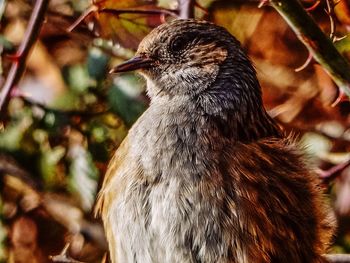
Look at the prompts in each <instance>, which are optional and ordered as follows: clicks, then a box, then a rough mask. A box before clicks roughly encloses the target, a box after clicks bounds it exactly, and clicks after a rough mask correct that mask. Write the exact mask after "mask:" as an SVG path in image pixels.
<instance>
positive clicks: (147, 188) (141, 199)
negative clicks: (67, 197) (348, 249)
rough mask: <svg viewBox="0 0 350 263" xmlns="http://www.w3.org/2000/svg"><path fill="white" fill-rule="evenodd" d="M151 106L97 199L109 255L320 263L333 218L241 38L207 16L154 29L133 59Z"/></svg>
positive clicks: (128, 65)
mask: <svg viewBox="0 0 350 263" xmlns="http://www.w3.org/2000/svg"><path fill="white" fill-rule="evenodd" d="M127 71H136V72H138V73H139V74H140V75H142V76H143V77H144V78H145V80H146V86H147V87H146V90H147V94H148V96H149V97H150V105H149V107H148V109H147V110H146V111H145V112H144V113H143V115H142V116H141V117H140V118H139V119H138V120H137V121H136V122H135V124H134V125H133V126H132V127H131V129H130V130H129V132H128V135H127V136H126V138H125V139H124V141H123V142H122V143H121V145H120V146H119V147H118V149H117V150H116V152H115V154H114V156H113V157H112V159H111V161H110V163H109V166H108V169H107V172H106V175H105V177H104V181H103V184H102V187H101V190H100V193H99V197H98V201H97V203H96V211H97V213H98V214H99V215H100V216H101V217H102V221H103V225H104V228H105V233H106V237H107V240H108V243H109V251H110V258H111V261H112V262H113V263H117V262H118V263H128V262H135V263H151V262H152V263H214V262H217V263H228V262H230V263H267V262H271V263H275V262H278V263H284V262H288V263H290V262H293V263H299V262H300V263H304V262H307V263H321V262H322V263H324V262H327V260H326V259H325V258H324V256H323V255H324V254H325V253H326V252H327V249H328V247H329V245H330V244H331V240H332V236H333V233H334V218H333V215H332V212H331V209H330V205H329V204H328V202H327V200H326V198H325V195H324V193H323V192H322V186H321V183H320V181H319V180H318V177H317V175H316V172H315V169H313V168H312V167H311V166H310V164H309V163H310V162H309V160H308V157H307V156H305V154H304V150H303V148H302V147H301V146H300V145H299V143H298V141H297V139H296V138H295V136H291V135H288V134H286V132H284V131H283V130H282V128H281V127H280V126H279V125H277V123H276V122H275V120H273V119H272V118H271V117H270V116H269V115H268V113H267V111H266V109H265V108H264V105H263V101H262V91H261V87H260V85H259V82H258V79H257V76H256V70H255V68H254V66H253V64H252V62H251V61H250V59H249V58H248V56H247V54H246V53H245V51H244V50H243V48H242V47H241V45H240V43H239V41H238V40H236V38H235V37H234V36H232V35H231V34H230V33H229V32H228V31H227V30H226V29H225V28H223V27H221V26H218V25H215V24H213V23H211V22H207V21H200V20H194V19H175V20H173V21H170V22H166V23H164V24H162V25H160V26H159V27H157V28H155V29H153V30H152V31H151V32H150V33H149V34H148V35H147V36H145V38H144V39H143V40H142V41H141V42H140V44H139V47H138V49H137V52H136V54H135V57H133V58H132V59H130V60H128V61H126V62H124V63H122V64H120V65H118V66H116V67H114V68H113V69H112V70H111V72H114V73H121V72H127Z"/></svg>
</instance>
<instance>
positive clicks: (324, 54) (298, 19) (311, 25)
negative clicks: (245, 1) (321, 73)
mask: <svg viewBox="0 0 350 263" xmlns="http://www.w3.org/2000/svg"><path fill="white" fill-rule="evenodd" d="M270 4H271V5H272V6H273V7H274V8H275V9H276V10H277V12H279V13H280V15H281V16H282V17H283V18H284V19H285V20H286V22H287V23H288V24H289V25H290V27H291V28H292V29H293V30H294V32H295V33H296V35H297V36H298V38H299V39H300V40H301V41H302V42H303V43H304V44H305V46H306V47H307V48H308V50H309V51H310V52H311V53H312V55H313V57H314V58H315V60H316V61H317V62H318V63H319V64H321V65H322V66H323V68H324V69H326V71H327V72H328V73H329V75H330V76H331V77H332V79H333V80H334V82H335V83H336V84H337V86H338V87H339V88H340V89H341V90H343V91H344V93H345V94H346V95H347V96H350V64H349V63H348V61H347V60H346V59H345V58H344V57H343V56H342V55H341V54H340V53H339V52H338V50H337V49H336V48H335V47H334V45H333V43H332V41H331V40H330V39H329V38H328V37H327V36H326V35H325V34H324V33H323V32H322V30H321V29H320V28H319V27H318V26H317V24H316V22H315V21H314V20H313V19H312V17H311V16H310V15H309V14H308V13H307V12H306V11H305V9H304V7H303V6H302V5H301V4H300V2H299V1H298V0H270Z"/></svg>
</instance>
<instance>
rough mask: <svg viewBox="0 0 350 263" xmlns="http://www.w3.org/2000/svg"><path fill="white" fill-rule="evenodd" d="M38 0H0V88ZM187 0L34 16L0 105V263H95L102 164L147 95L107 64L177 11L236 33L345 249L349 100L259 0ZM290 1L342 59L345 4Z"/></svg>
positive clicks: (78, 6) (348, 241) (83, 2)
mask: <svg viewBox="0 0 350 263" xmlns="http://www.w3.org/2000/svg"><path fill="white" fill-rule="evenodd" d="M39 2H40V1H29V0H28V1H24V0H0V19H1V20H0V56H1V60H0V87H4V86H5V82H6V81H8V79H9V78H10V77H11V75H10V68H11V67H13V66H14V65H17V66H18V65H19V67H21V66H22V65H24V62H25V61H24V60H23V57H21V56H16V50H17V48H18V47H19V46H21V44H22V45H23V42H24V41H25V40H26V39H27V40H28V39H30V38H31V37H33V38H35V36H34V34H32V36H29V37H28V36H25V31H26V30H27V28H28V27H29V25H28V21H29V20H30V16H31V14H32V12H33V7H37V6H38V3H39ZM189 2H191V1H176V0H159V1H157V0H118V1H117V0H96V1H94V2H91V1H89V0H51V1H50V2H49V5H48V7H47V9H46V10H45V13H44V15H42V14H41V15H40V16H37V17H36V19H37V20H39V21H41V23H42V28H41V30H39V29H38V28H37V32H38V33H39V35H38V38H37V41H35V43H34V45H33V48H32V50H31V52H30V53H29V56H28V58H27V60H26V69H25V71H24V74H23V76H22V78H21V79H19V77H17V79H16V80H17V81H15V84H14V85H12V86H11V91H10V93H9V95H8V96H7V97H6V107H5V109H3V110H2V111H1V113H0V114H1V115H0V189H1V194H0V262H11V263H12V262H26V263H41V262H51V260H53V261H55V262H78V261H81V262H105V259H103V258H104V255H105V252H106V250H107V244H106V241H105V239H104V235H103V229H102V226H101V224H100V221H99V220H98V219H95V217H94V215H93V207H94V201H95V197H96V194H97V192H98V189H99V186H100V183H101V181H102V178H103V175H104V172H105V170H106V167H107V164H108V160H109V159H110V158H111V156H112V154H113V153H114V151H115V150H116V149H117V148H118V145H119V144H120V143H121V141H122V140H123V138H124V137H125V135H126V134H127V132H128V129H129V128H130V127H131V126H132V124H133V123H134V121H135V120H136V119H137V118H138V117H139V116H140V115H141V114H142V112H143V111H144V110H145V109H146V108H147V105H148V103H149V100H148V98H147V96H146V94H145V82H144V80H143V79H142V78H141V77H140V76H138V75H135V74H130V73H128V74H120V75H110V74H108V71H109V69H110V68H111V67H113V66H114V65H116V64H118V63H120V62H122V61H124V60H125V59H128V58H130V57H132V56H133V54H134V52H135V49H136V48H137V45H138V43H139V41H140V40H141V39H142V38H143V37H144V36H145V35H146V34H147V33H148V32H149V31H150V30H151V29H152V28H154V27H155V26H157V25H159V24H161V23H163V22H165V21H167V20H171V19H175V18H176V17H178V16H181V17H184V16H186V15H190V16H193V15H194V16H195V17H196V18H200V19H206V20H210V21H213V22H215V23H217V24H219V25H222V26H224V27H225V28H227V29H228V30H229V31H230V32H231V33H232V34H233V35H235V36H236V37H237V38H238V40H240V41H241V43H242V45H243V47H244V48H245V50H246V51H247V53H248V54H249V55H250V57H251V59H252V61H253V62H254V64H255V67H256V70H257V72H258V77H259V80H260V82H261V85H262V88H263V97H264V102H265V106H266V108H267V109H268V112H269V114H270V115H271V116H273V117H274V118H275V119H276V120H277V121H278V123H279V124H280V125H281V126H282V127H283V129H284V130H285V131H286V132H287V133H291V132H292V133H294V134H296V135H297V136H298V137H299V138H300V140H301V141H302V143H303V145H305V150H306V151H307V152H308V153H309V155H310V159H311V161H312V163H313V164H314V165H315V168H316V169H317V172H318V174H319V176H320V177H321V179H322V181H323V187H324V190H325V192H327V193H329V194H330V199H329V202H330V203H331V205H332V207H333V208H334V211H335V213H336V215H337V218H338V222H339V228H338V233H337V237H336V238H335V243H334V245H333V246H332V250H331V251H330V252H332V253H350V168H349V166H350V153H349V147H350V129H349V128H350V119H349V113H350V103H349V101H348V100H347V99H344V98H343V97H342V96H341V94H340V92H339V90H338V87H337V86H336V85H335V84H334V83H333V81H332V79H331V78H330V77H329V75H328V74H327V73H326V72H325V70H324V69H323V67H322V66H321V65H319V64H317V63H315V62H314V61H313V60H312V59H311V60H310V59H308V58H309V57H310V56H309V52H308V50H307V48H306V47H305V46H304V45H303V44H302V43H301V42H300V41H299V39H298V38H297V37H296V35H295V33H294V32H293V31H292V29H291V28H290V27H289V26H288V25H287V24H286V22H285V21H284V20H283V18H282V17H281V16H280V15H279V14H278V13H277V12H276V10H275V9H273V8H272V7H269V6H268V5H265V6H261V7H260V8H259V5H262V3H263V2H264V1H257V0H256V1H253V0H251V1H247V0H242V1H239V0H230V1H228V0H226V1H219V0H217V1H213V0H198V1H196V2H194V1H192V2H191V3H189ZM300 2H301V3H302V5H303V6H304V8H305V10H306V11H307V12H308V13H309V14H310V15H311V16H313V17H314V19H315V20H316V22H317V24H318V26H319V27H320V28H321V29H322V30H323V31H324V32H325V34H327V35H329V34H333V35H335V36H336V38H334V39H335V40H337V41H336V42H335V43H334V45H335V46H336V47H337V49H338V50H339V52H341V54H342V55H343V56H345V57H346V58H347V59H349V55H350V53H349V51H350V39H349V38H343V36H345V37H346V36H347V35H348V34H349V30H350V1H348V0H340V1H338V2H333V1H331V0H329V1H326V0H320V1H317V0H316V1H315V0H305V1H300ZM329 4H331V5H329ZM188 8H192V10H188ZM34 29H35V28H34ZM34 40H35V39H34ZM17 55H18V53H17ZM307 60H310V61H309V63H305V62H306V61H307ZM349 74H350V72H349ZM0 89H1V88H0ZM68 244H69V247H68ZM64 260H66V261H64Z"/></svg>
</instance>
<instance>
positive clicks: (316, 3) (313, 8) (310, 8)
mask: <svg viewBox="0 0 350 263" xmlns="http://www.w3.org/2000/svg"><path fill="white" fill-rule="evenodd" d="M320 3H321V1H320V0H317V1H315V3H314V4H313V5H312V6H310V7H307V8H305V10H306V11H308V12H311V11H314V10H315V9H316V8H317V7H318V6H319V4H320Z"/></svg>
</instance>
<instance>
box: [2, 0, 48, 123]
mask: <svg viewBox="0 0 350 263" xmlns="http://www.w3.org/2000/svg"><path fill="white" fill-rule="evenodd" d="M48 3H49V0H37V1H36V4H35V6H34V9H33V12H32V15H31V17H30V20H29V22H28V26H27V30H26V32H25V35H24V39H23V41H22V43H21V44H20V46H19V48H18V50H17V53H16V57H15V59H14V62H13V64H12V66H11V69H10V71H9V73H8V76H7V79H6V82H5V84H4V86H3V87H2V89H1V91H0V118H1V117H3V116H4V115H5V114H4V112H5V110H6V108H7V104H8V102H9V100H10V93H11V90H12V88H13V87H14V86H15V85H17V83H18V82H19V80H20V78H21V77H22V74H23V72H24V70H25V65H26V60H27V57H28V54H29V51H30V50H31V48H32V46H33V45H34V43H35V41H36V40H37V38H38V36H39V33H40V29H41V26H42V24H43V23H44V18H45V12H46V9H47V6H48Z"/></svg>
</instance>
